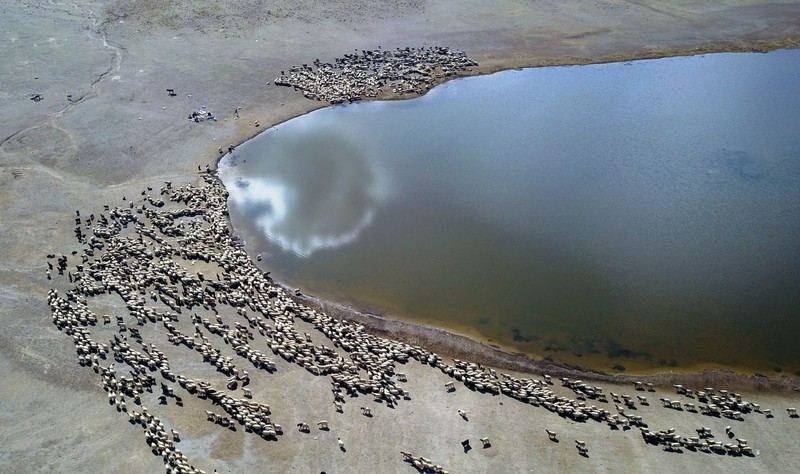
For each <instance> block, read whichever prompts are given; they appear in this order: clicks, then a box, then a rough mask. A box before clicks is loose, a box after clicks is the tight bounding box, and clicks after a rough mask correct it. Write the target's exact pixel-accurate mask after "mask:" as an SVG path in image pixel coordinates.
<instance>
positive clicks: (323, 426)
mask: <svg viewBox="0 0 800 474" xmlns="http://www.w3.org/2000/svg"><path fill="white" fill-rule="evenodd" d="M317 427H318V428H319V429H321V430H326V431H327V430H329V429H330V428H328V420H320V421H318V422H317Z"/></svg>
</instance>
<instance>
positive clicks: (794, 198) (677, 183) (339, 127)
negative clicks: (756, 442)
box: [220, 50, 800, 374]
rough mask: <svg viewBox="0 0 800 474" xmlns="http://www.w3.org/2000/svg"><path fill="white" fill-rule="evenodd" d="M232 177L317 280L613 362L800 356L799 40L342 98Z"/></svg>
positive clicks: (278, 132)
mask: <svg viewBox="0 0 800 474" xmlns="http://www.w3.org/2000/svg"><path fill="white" fill-rule="evenodd" d="M220 176H221V177H222V179H223V181H224V182H225V185H226V187H227V188H228V189H229V190H230V192H231V195H230V204H231V218H232V220H233V224H234V226H235V227H236V229H237V232H239V233H240V234H241V235H242V236H243V237H244V238H245V240H246V241H247V246H248V251H249V252H250V253H251V254H253V255H255V254H257V253H261V254H263V256H264V263H265V264H266V266H267V267H269V268H270V269H272V270H273V271H274V275H276V276H277V277H278V278H279V279H281V280H283V281H286V282H288V283H289V284H292V285H295V286H300V287H302V288H303V289H304V290H305V291H306V292H308V293H311V294H314V295H315V296H319V297H325V298H330V299H333V300H336V301H340V302H344V303H347V304H351V305H353V306H355V307H358V308H361V309H366V310H369V311H372V312H376V313H380V314H384V315H386V316H388V317H402V318H408V319H411V320H417V321H421V322H425V323H432V324H437V325H440V326H443V327H448V328H453V329H457V330H460V331H462V332H468V333H472V334H475V335H478V336H480V337H481V338H484V339H487V340H491V341H492V342H493V343H496V344H500V345H504V346H510V347H512V348H514V349H516V350H520V351H525V352H527V353H529V354H532V355H533V356H536V357H552V358H553V359H555V360H559V361H562V362H568V363H574V364H580V365H583V366H587V367H591V368H596V369H601V370H618V371H619V370H626V371H633V370H664V369H663V368H664V367H668V368H670V369H671V368H675V369H677V370H680V369H689V368H697V367H700V366H705V365H709V364H710V365H726V366H730V367H735V368H738V369H744V370H747V371H755V372H764V373H771V374H774V373H775V371H776V370H780V371H782V372H795V371H798V370H800V344H797V342H796V341H797V339H798V336H799V335H800V50H789V51H787V50H783V51H775V52H772V53H768V54H715V55H705V56H695V57H681V58H666V59H658V60H645V61H635V62H629V63H615V64H603V65H590V66H574V67H552V68H535V69H526V70H522V71H505V72H501V73H497V74H493V75H490V76H484V77H474V78H466V79H461V80H456V81H452V82H449V83H447V84H444V85H442V86H439V87H437V88H435V89H434V90H432V91H431V92H430V93H429V94H427V95H426V96H424V97H420V98H417V99H414V100H408V101H396V102H370V103H359V104H353V105H348V106H338V107H331V108H326V109H322V110H318V111H316V112H313V113H310V114H308V115H305V116H303V117H299V118H297V119H294V120H291V121H289V122H286V123H283V124H280V125H278V126H276V127H274V128H272V129H270V130H268V131H266V132H265V133H263V134H262V135H260V136H259V137H257V138H255V139H253V140H251V141H249V142H247V143H245V144H243V145H241V146H240V147H238V148H237V149H236V150H235V152H234V153H233V154H232V155H229V156H227V157H225V158H224V159H223V161H222V163H221V166H220Z"/></svg>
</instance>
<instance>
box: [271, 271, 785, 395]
mask: <svg viewBox="0 0 800 474" xmlns="http://www.w3.org/2000/svg"><path fill="white" fill-rule="evenodd" d="M284 288H285V289H286V290H287V294H291V291H290V289H289V288H288V287H286V286H284ZM294 298H296V299H298V300H299V301H300V302H301V303H303V304H305V305H307V306H309V307H311V308H313V309H317V310H320V311H322V312H324V313H325V314H327V315H329V316H331V317H334V318H344V319H347V320H350V321H354V322H357V323H359V324H362V325H363V326H364V327H365V328H366V329H367V331H368V332H370V333H372V334H375V335H378V336H382V337H386V338H389V339H395V340H398V341H401V342H405V343H407V344H412V345H418V346H420V347H424V348H425V349H427V350H430V351H434V352H437V353H439V354H440V355H442V356H446V357H451V358H458V359H464V360H469V361H473V362H477V363H480V364H484V365H488V366H491V367H497V368H500V369H505V370H510V371H515V372H521V373H527V374H548V375H550V376H552V377H557V378H560V377H569V378H571V379H575V378H578V379H583V380H586V381H594V382H606V383H613V384H633V383H634V382H637V381H647V382H651V383H653V384H655V385H658V386H664V387H669V386H671V385H672V384H678V383H679V384H684V385H686V384H690V385H691V386H698V387H700V386H702V387H707V386H717V387H719V386H724V387H730V388H731V389H734V390H740V391H747V392H763V391H769V392H774V393H791V392H800V380H798V379H797V378H795V377H789V376H782V377H767V376H765V375H760V374H757V375H747V374H744V373H737V372H733V371H728V370H719V369H707V370H703V371H700V372H693V371H671V372H654V373H649V374H637V375H632V374H618V375H611V374H607V373H603V372H599V371H595V370H590V369H587V368H583V367H579V366H571V365H567V364H560V363H558V362H554V361H550V360H533V359H532V358H530V357H529V356H528V355H526V354H524V353H520V352H513V351H510V350H507V349H504V348H502V347H499V346H496V345H492V344H489V343H484V342H481V341H477V340H475V339H472V338H470V337H467V336H465V335H462V334H457V333H454V332H451V331H447V330H444V329H440V328H436V327H432V326H426V325H423V324H417V323H413V322H409V321H403V320H396V319H388V318H385V317H383V316H380V315H376V314H371V313H364V312H360V311H357V310H356V309H353V308H350V307H348V306H344V305H341V304H338V303H335V302H331V301H326V300H323V299H319V298H315V297H313V296H309V295H302V296H295V297H294Z"/></svg>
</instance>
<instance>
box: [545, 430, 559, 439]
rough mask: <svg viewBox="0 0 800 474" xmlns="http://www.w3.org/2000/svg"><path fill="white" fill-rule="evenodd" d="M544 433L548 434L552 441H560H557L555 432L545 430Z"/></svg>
mask: <svg viewBox="0 0 800 474" xmlns="http://www.w3.org/2000/svg"><path fill="white" fill-rule="evenodd" d="M544 431H545V432H546V433H547V436H548V437H549V438H550V441H558V439H556V432H555V431H550V430H544Z"/></svg>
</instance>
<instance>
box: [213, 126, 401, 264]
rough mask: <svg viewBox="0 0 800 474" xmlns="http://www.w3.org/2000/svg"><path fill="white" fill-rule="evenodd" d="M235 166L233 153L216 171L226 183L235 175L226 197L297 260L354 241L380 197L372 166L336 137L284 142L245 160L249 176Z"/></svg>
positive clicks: (382, 188) (382, 190)
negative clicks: (257, 158)
mask: <svg viewBox="0 0 800 474" xmlns="http://www.w3.org/2000/svg"><path fill="white" fill-rule="evenodd" d="M237 164H238V163H237V158H236V156H233V157H230V158H229V159H227V160H226V161H225V162H224V163H223V169H222V173H223V174H224V175H226V177H225V179H226V181H229V180H230V177H231V175H233V176H235V180H236V181H235V186H231V187H230V189H229V192H230V199H231V201H232V202H234V203H235V204H236V205H237V206H239V208H240V209H241V210H242V212H243V213H245V214H246V215H247V216H248V217H249V219H250V220H251V221H252V222H254V223H255V225H256V226H257V228H258V229H259V230H260V231H261V232H263V233H264V235H265V236H266V237H267V238H268V239H269V240H270V241H271V242H273V243H275V244H276V245H278V246H279V247H281V248H282V249H283V250H286V251H289V252H292V253H294V254H296V255H298V256H300V257H303V258H308V257H310V256H311V255H312V254H313V253H314V252H317V251H319V250H322V249H330V248H336V247H339V246H342V245H345V244H348V243H350V242H353V241H354V240H356V239H357V238H358V236H359V234H361V232H363V231H364V229H366V228H367V227H369V225H370V224H371V223H372V221H373V219H374V217H375V212H376V209H377V208H378V206H379V205H380V204H381V203H382V202H383V201H384V198H385V195H386V189H385V188H386V186H385V185H384V184H382V180H381V179H379V176H380V173H379V172H378V171H377V168H376V167H375V165H374V164H373V163H371V162H370V160H368V159H367V157H366V156H365V155H364V153H363V151H362V150H359V149H357V148H356V147H355V146H353V145H352V144H351V143H349V141H348V140H347V139H346V138H344V137H343V136H342V135H333V134H331V135H325V134H323V135H318V136H315V137H312V138H301V137H299V136H298V137H296V139H288V140H285V141H284V142H283V143H282V145H281V146H280V147H274V148H273V149H270V150H268V151H266V153H265V156H262V157H260V159H259V160H258V162H257V163H252V162H251V163H248V164H247V167H246V168H247V172H246V175H247V176H250V177H242V176H241V175H239V173H238V172H237V170H236V167H237ZM254 168H257V172H255V173H254ZM252 176H258V177H255V178H254V177H252ZM262 177H263V178H262Z"/></svg>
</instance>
